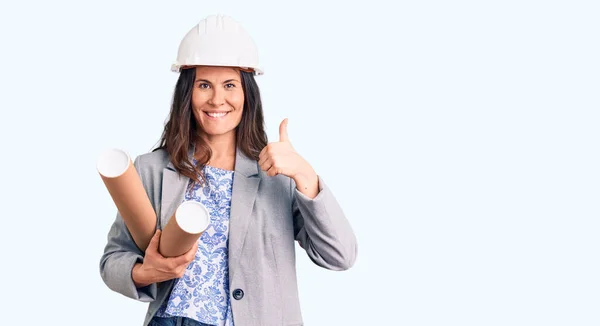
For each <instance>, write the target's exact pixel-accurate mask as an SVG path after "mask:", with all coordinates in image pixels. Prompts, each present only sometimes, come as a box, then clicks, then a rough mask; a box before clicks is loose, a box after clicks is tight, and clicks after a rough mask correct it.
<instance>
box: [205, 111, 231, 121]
mask: <svg viewBox="0 0 600 326" xmlns="http://www.w3.org/2000/svg"><path fill="white" fill-rule="evenodd" d="M204 114H206V115H207V116H209V117H210V118H213V119H220V118H223V117H224V116H226V115H228V114H229V112H204Z"/></svg>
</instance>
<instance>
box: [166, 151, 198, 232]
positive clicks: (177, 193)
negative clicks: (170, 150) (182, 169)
mask: <svg viewBox="0 0 600 326" xmlns="http://www.w3.org/2000/svg"><path fill="white" fill-rule="evenodd" d="M190 153H194V152H193V149H191V150H190ZM190 155H191V154H190ZM189 181H190V178H188V177H186V176H184V175H182V174H179V172H177V170H176V169H175V166H173V163H172V162H171V160H170V159H169V163H168V164H167V167H165V168H164V170H163V180H162V189H161V199H160V212H159V214H160V225H159V227H160V229H161V230H162V228H163V227H165V225H167V222H169V219H170V218H171V216H173V214H174V213H175V211H176V210H177V207H179V205H180V204H181V202H182V201H183V199H184V197H185V190H186V188H187V185H188V183H189Z"/></svg>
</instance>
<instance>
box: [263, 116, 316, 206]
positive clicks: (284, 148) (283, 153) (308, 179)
mask: <svg viewBox="0 0 600 326" xmlns="http://www.w3.org/2000/svg"><path fill="white" fill-rule="evenodd" d="M287 124H288V119H287V118H286V119H284V120H283V121H282V122H281V124H280V125H279V141H278V142H273V143H269V144H267V146H265V148H263V150H262V151H261V152H260V154H259V156H258V157H259V161H258V164H259V166H260V168H261V169H262V170H263V171H266V172H267V175H268V176H270V177H272V176H276V175H278V174H282V175H285V176H288V177H290V178H292V179H294V181H295V182H296V188H298V190H299V191H301V192H303V193H304V194H305V195H307V196H309V197H311V198H312V197H314V196H316V194H317V193H318V177H317V173H316V172H315V171H314V169H313V168H312V166H310V164H309V163H308V162H307V161H306V160H305V159H304V158H302V156H300V154H298V153H297V152H296V150H294V148H293V147H292V144H291V143H290V140H289V138H288V134H287ZM312 194H314V196H312Z"/></svg>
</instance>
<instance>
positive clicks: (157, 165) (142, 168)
mask: <svg viewBox="0 0 600 326" xmlns="http://www.w3.org/2000/svg"><path fill="white" fill-rule="evenodd" d="M168 164H169V154H168V153H167V151H166V150H165V149H162V148H160V149H156V150H154V151H152V152H149V153H145V154H141V155H139V156H137V157H136V158H135V162H134V165H135V168H136V169H137V170H138V173H139V174H141V175H142V176H148V175H154V174H157V173H161V172H162V171H163V169H164V168H165V167H167V165H168Z"/></svg>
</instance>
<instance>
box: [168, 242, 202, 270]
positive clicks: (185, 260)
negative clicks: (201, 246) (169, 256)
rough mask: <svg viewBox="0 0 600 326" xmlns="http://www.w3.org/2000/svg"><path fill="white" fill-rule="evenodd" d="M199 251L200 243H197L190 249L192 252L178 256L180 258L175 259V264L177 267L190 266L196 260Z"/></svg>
mask: <svg viewBox="0 0 600 326" xmlns="http://www.w3.org/2000/svg"><path fill="white" fill-rule="evenodd" d="M197 251H198V242H196V243H195V244H194V245H193V246H192V248H190V250H188V251H187V252H186V253H185V254H183V255H181V256H178V257H174V258H173V263H174V265H175V266H182V265H186V266H187V264H189V263H190V262H191V261H192V260H194V257H196V252H197Z"/></svg>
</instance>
